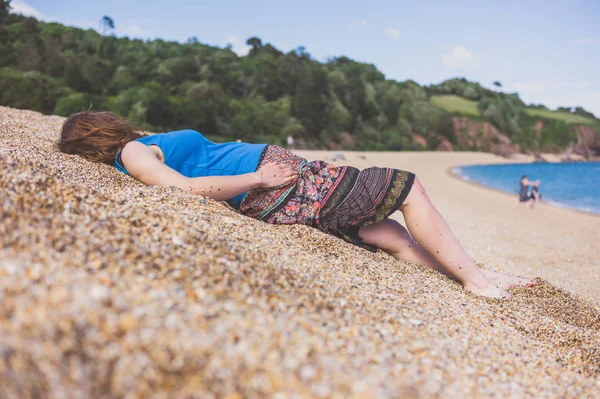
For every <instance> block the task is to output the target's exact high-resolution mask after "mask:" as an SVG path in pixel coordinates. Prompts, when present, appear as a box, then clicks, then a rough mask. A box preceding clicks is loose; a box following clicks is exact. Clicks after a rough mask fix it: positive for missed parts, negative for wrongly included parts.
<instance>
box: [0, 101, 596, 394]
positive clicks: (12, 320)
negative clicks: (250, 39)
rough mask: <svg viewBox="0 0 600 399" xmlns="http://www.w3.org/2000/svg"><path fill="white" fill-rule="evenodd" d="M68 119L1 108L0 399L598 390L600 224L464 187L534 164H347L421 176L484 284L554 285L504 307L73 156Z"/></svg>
mask: <svg viewBox="0 0 600 399" xmlns="http://www.w3.org/2000/svg"><path fill="white" fill-rule="evenodd" d="M63 120H64V118H62V117H58V116H43V115H41V114H39V113H36V112H32V111H21V110H15V109H10V108H6V107H0V171H1V174H0V192H1V194H0V237H1V238H0V336H1V337H2V340H0V354H2V357H0V397H9V398H12V397H33V396H41V397H60V396H74V397H121V396H130V397H133V396H141V397H145V396H150V395H153V396H156V397H215V398H220V397H226V398H229V399H233V398H242V397H249V398H259V397H277V398H286V397H323V398H325V397H336V398H347V397H356V398H381V397H393V398H397V397H405V398H437V397H490V398H491V397H514V398H523V397H531V398H533V397H535V398H539V397H547V398H555V397H572V398H592V397H595V396H596V395H597V393H598V392H599V390H600V245H598V242H597V240H598V238H599V237H600V223H599V222H600V218H599V217H598V216H594V215H590V214H585V213H581V212H576V211H572V210H568V209H561V208H557V207H552V206H549V205H547V204H544V203H541V204H538V205H537V206H536V208H535V209H534V210H530V209H528V208H526V207H524V206H521V207H518V208H517V209H512V207H513V204H514V203H515V202H516V196H511V195H508V194H504V193H500V192H498V191H495V190H491V189H487V188H483V187H481V186H478V185H476V184H472V183H469V182H465V181H462V180H460V179H459V178H458V177H456V176H453V175H452V173H451V170H452V168H453V167H455V166H460V165H472V164H482V163H500V162H518V161H524V160H525V159H526V158H522V159H521V158H518V159H517V160H515V159H505V158H501V157H497V156H494V155H491V154H486V153H470V152H466V153H462V152H461V153H454V152H435V153H431V152H403V153H353V152H343V155H344V156H345V158H346V159H345V160H340V159H337V160H336V161H333V162H334V163H336V164H350V165H353V166H356V167H359V168H363V167H368V166H374V165H376V166H389V167H396V168H400V169H407V170H410V171H413V172H415V173H416V174H417V176H418V177H419V179H420V180H421V182H422V183H423V185H424V186H425V188H426V189H427V191H428V193H429V195H430V197H431V199H432V201H433V202H434V204H435V205H436V206H437V207H438V209H439V210H440V212H441V214H442V215H443V216H444V217H445V219H446V220H447V221H448V223H449V224H450V226H451V228H452V229H453V231H454V233H455V235H456V236H457V238H458V239H459V240H460V242H461V243H462V244H463V246H464V247H465V249H466V250H467V252H468V253H469V254H470V255H472V257H473V258H474V259H475V260H476V262H477V263H478V264H479V265H480V266H481V267H485V268H490V269H494V270H500V271H504V272H509V273H514V274H518V275H523V276H530V277H538V278H539V282H540V284H539V285H538V286H536V287H533V288H519V289H515V290H512V291H511V293H512V294H513V296H512V298H510V299H508V300H489V299H484V298H480V297H475V296H474V295H472V294H470V293H468V292H466V291H465V290H463V289H462V287H461V286H460V285H459V284H457V283H456V282H453V281H451V280H449V279H448V278H446V277H445V276H442V275H440V274H439V273H436V272H433V271H430V270H428V269H426V268H424V267H421V266H418V265H413V264H407V263H404V262H400V261H397V260H395V259H394V258H392V257H390V256H389V255H387V254H385V253H383V252H381V251H380V252H377V253H371V252H368V251H365V250H363V249H360V248H357V247H355V246H352V245H350V244H348V243H346V242H343V241H341V240H340V239H338V238H335V237H332V236H328V235H325V234H323V233H321V232H319V231H316V230H314V229H312V228H310V227H306V226H271V225H268V224H265V223H262V222H259V221H256V220H253V219H249V218H247V217H244V216H242V215H240V214H238V213H237V212H235V211H234V210H232V209H231V208H228V207H227V206H225V205H223V204H221V203H217V202H215V201H212V200H209V199H203V198H201V197H198V196H193V195H191V194H188V193H185V192H182V191H180V190H177V189H174V188H168V187H146V186H144V185H142V184H141V183H139V182H137V181H135V180H134V179H133V178H131V177H128V176H125V175H124V174H122V173H120V172H118V171H117V170H116V169H114V168H112V167H110V166H108V165H97V164H91V163H89V162H87V161H84V160H82V159H80V158H78V157H76V156H69V155H65V154H61V153H59V152H58V151H57V150H56V148H55V143H56V140H57V139H58V132H59V130H60V127H61V124H62V122H63ZM298 153H299V154H300V155H302V156H305V157H306V158H307V159H309V160H313V159H326V160H329V159H331V158H332V157H334V156H335V153H334V152H321V151H298ZM394 218H397V219H398V220H400V221H402V216H401V214H399V213H396V214H395V215H394Z"/></svg>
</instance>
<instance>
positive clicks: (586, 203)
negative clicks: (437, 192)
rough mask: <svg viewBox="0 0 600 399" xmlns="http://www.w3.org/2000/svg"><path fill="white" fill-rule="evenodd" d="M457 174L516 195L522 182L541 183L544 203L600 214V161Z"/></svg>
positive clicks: (481, 169) (501, 167)
mask: <svg viewBox="0 0 600 399" xmlns="http://www.w3.org/2000/svg"><path fill="white" fill-rule="evenodd" d="M454 173H456V174H458V175H459V176H461V177H463V178H464V179H466V180H471V181H474V182H477V183H480V184H483V185H486V186H489V187H492V188H495V189H498V190H501V191H505V192H507V193H511V194H514V195H515V201H516V199H517V195H518V192H519V180H520V179H521V176H523V175H527V178H528V179H529V180H532V181H535V180H538V179H539V180H540V188H539V192H540V193H541V194H542V201H546V202H549V203H551V204H553V205H558V206H563V207H567V208H574V209H579V210H582V211H585V212H591V213H596V214H600V162H586V163H528V164H510V165H478V166H461V167H458V168H455V169H454Z"/></svg>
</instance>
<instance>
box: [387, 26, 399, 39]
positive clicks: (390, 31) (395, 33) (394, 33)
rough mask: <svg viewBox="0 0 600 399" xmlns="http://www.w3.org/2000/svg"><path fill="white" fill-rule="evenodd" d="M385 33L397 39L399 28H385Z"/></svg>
mask: <svg viewBox="0 0 600 399" xmlns="http://www.w3.org/2000/svg"><path fill="white" fill-rule="evenodd" d="M385 34H386V35H388V36H389V37H391V38H392V39H397V38H399V37H400V30H399V29H395V28H387V29H386V30H385Z"/></svg>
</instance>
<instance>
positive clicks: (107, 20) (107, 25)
mask: <svg viewBox="0 0 600 399" xmlns="http://www.w3.org/2000/svg"><path fill="white" fill-rule="evenodd" d="M100 26H101V27H102V36H104V35H106V32H107V31H110V30H115V21H114V20H113V19H112V18H111V17H109V16H108V15H105V16H103V17H102V18H101V19H100Z"/></svg>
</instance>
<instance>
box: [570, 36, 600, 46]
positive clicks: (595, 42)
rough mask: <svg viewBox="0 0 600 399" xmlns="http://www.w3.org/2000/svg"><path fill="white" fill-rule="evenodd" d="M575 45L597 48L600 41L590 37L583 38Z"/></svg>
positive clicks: (576, 41)
mask: <svg viewBox="0 0 600 399" xmlns="http://www.w3.org/2000/svg"><path fill="white" fill-rule="evenodd" d="M575 43H577V44H583V45H591V46H597V45H600V39H592V38H590V37H582V38H580V39H577V40H575Z"/></svg>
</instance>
